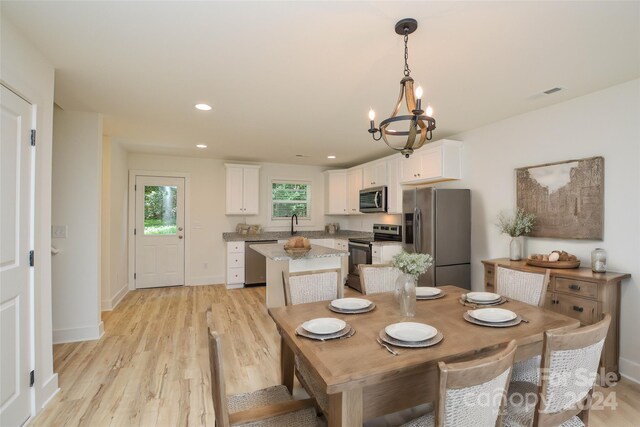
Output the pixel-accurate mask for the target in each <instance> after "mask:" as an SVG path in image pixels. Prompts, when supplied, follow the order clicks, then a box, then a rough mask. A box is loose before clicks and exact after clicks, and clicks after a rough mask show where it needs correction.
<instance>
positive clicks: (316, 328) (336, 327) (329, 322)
mask: <svg viewBox="0 0 640 427" xmlns="http://www.w3.org/2000/svg"><path fill="white" fill-rule="evenodd" d="M345 326H347V324H346V322H345V321H344V320H340V319H336V318H334V317H319V318H317V319H311V320H308V321H306V322H304V323H303V324H302V327H303V328H304V330H305V331H307V332H311V333H312V334H317V335H326V334H335V333H336V332H338V331H341V330H342V329H344V327H345Z"/></svg>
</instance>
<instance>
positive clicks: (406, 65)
mask: <svg viewBox="0 0 640 427" xmlns="http://www.w3.org/2000/svg"><path fill="white" fill-rule="evenodd" d="M408 42H409V29H408V28H405V29H404V76H405V77H409V75H410V74H411V69H410V68H409V47H408V45H407V43H408Z"/></svg>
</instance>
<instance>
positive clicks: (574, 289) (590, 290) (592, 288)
mask: <svg viewBox="0 0 640 427" xmlns="http://www.w3.org/2000/svg"><path fill="white" fill-rule="evenodd" d="M555 281H556V288H555V291H556V292H563V293H566V294H573V295H580V296H583V297H587V298H593V299H596V298H598V284H597V283H591V282H583V281H582V280H575V279H565V278H564V277H556V278H555Z"/></svg>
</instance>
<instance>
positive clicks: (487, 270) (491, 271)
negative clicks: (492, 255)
mask: <svg viewBox="0 0 640 427" xmlns="http://www.w3.org/2000/svg"><path fill="white" fill-rule="evenodd" d="M484 281H485V287H494V286H495V284H496V269H495V267H494V266H493V265H485V266H484Z"/></svg>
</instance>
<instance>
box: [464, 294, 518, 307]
mask: <svg viewBox="0 0 640 427" xmlns="http://www.w3.org/2000/svg"><path fill="white" fill-rule="evenodd" d="M462 298H463V300H464V302H470V303H472V304H476V305H498V304H502V303H504V302H505V301H506V300H507V299H506V298H505V297H503V296H501V295H498V294H494V293H492V292H469V293H468V294H466V295H463V296H462Z"/></svg>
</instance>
